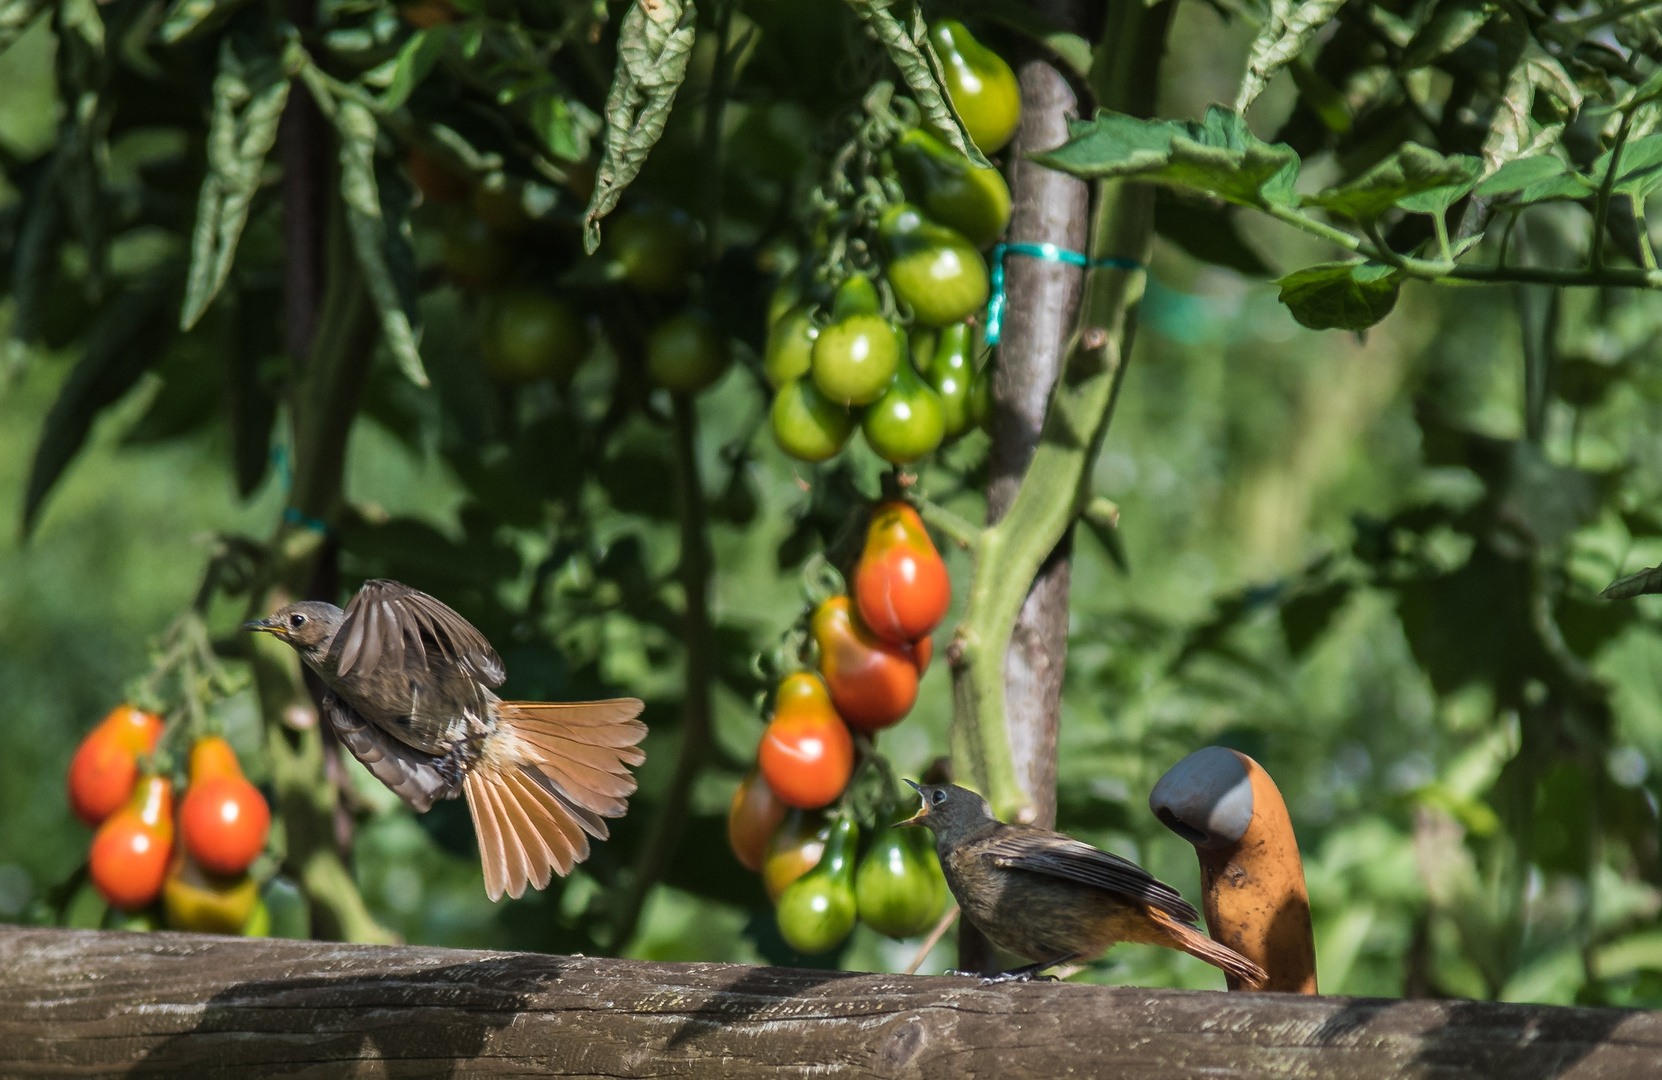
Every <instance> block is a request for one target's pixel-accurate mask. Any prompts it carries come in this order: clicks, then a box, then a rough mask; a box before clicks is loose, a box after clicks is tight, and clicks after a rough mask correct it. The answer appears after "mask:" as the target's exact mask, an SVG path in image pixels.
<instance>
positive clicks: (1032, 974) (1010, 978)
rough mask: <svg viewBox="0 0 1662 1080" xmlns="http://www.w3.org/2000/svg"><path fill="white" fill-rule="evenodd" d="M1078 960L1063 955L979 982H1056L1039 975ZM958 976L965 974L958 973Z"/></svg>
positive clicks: (1047, 976)
mask: <svg viewBox="0 0 1662 1080" xmlns="http://www.w3.org/2000/svg"><path fill="white" fill-rule="evenodd" d="M1078 958H1079V954H1078V953H1076V952H1070V953H1063V954H1062V955H1061V956H1058V957H1057V958H1056V959H1054V960H1045V961H1043V962H1042V963H1038V964H1028V965H1027V966H1026V967H1019V968H1012V969H1011V970H1009V971H1001V972H999V973H998V974H997V975H988V976H985V977H983V978H982V980H981V981H982V982H983V983H1006V982H1057V981H1058V980H1057V978H1056V976H1054V975H1041V974H1039V973H1040V972H1041V971H1045V970H1047V969H1049V968H1053V967H1056V966H1057V965H1059V964H1065V963H1067V962H1068V961H1069V960H1077V959H1078ZM959 974H967V972H959Z"/></svg>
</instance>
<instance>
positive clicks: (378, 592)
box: [334, 580, 507, 686]
mask: <svg viewBox="0 0 1662 1080" xmlns="http://www.w3.org/2000/svg"><path fill="white" fill-rule="evenodd" d="M335 641H336V643H337V644H336V645H335V646H334V648H335V650H336V651H337V652H338V654H339V664H338V665H337V667H336V671H337V673H338V674H339V675H341V676H345V675H348V674H350V673H351V672H352V671H354V670H355V669H362V670H363V671H365V672H369V671H374V670H375V669H376V668H378V667H380V666H381V665H383V664H385V665H388V666H390V667H392V668H395V669H403V668H404V666H405V665H406V663H407V662H408V658H409V654H414V657H415V658H416V660H417V662H418V664H419V665H420V666H421V667H423V668H428V669H431V667H432V662H433V658H432V657H431V656H429V655H428V652H427V647H428V645H429V644H431V645H432V646H433V647H434V648H435V649H436V650H437V651H438V654H439V656H440V657H441V658H442V659H444V660H445V661H448V662H449V663H450V664H453V665H455V666H456V667H458V668H461V669H463V670H465V671H467V672H468V673H469V674H471V675H472V676H473V677H475V678H477V679H478V680H479V681H480V682H482V683H484V684H485V685H486V686H501V685H502V680H503V679H504V678H506V677H507V673H506V671H505V670H504V669H503V667H502V658H501V657H499V656H498V655H497V654H496V650H495V649H493V648H491V644H490V642H488V641H486V640H485V636H484V635H483V634H481V633H480V632H479V631H478V630H477V629H475V628H474V626H473V624H472V623H470V622H468V621H467V620H466V619H464V618H462V616H461V615H460V614H458V613H457V612H456V611H455V609H453V608H451V607H450V606H449V605H447V604H445V603H443V602H441V601H439V600H437V599H434V598H433V597H431V596H428V595H427V594H426V593H424V592H420V591H419V590H416V589H412V588H410V587H409V586H408V585H403V584H400V583H399V582H396V581H386V580H375V581H366V582H364V587H363V588H362V589H359V590H358V595H356V596H354V597H353V598H352V600H351V602H350V603H348V604H347V605H346V614H345V616H344V617H343V618H342V620H341V625H340V629H339V630H338V631H337V632H336V634H335Z"/></svg>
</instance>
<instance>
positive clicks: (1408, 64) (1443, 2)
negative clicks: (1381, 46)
mask: <svg viewBox="0 0 1662 1080" xmlns="http://www.w3.org/2000/svg"><path fill="white" fill-rule="evenodd" d="M1497 10H1499V8H1498V6H1497V5H1496V4H1494V3H1492V2H1491V0H1440V2H1439V3H1438V4H1437V8H1436V10H1435V11H1433V12H1432V13H1431V18H1429V19H1427V20H1426V21H1425V23H1424V24H1423V25H1421V26H1420V28H1419V29H1418V30H1416V31H1414V36H1413V38H1412V39H1410V40H1409V42H1408V45H1407V47H1406V48H1404V49H1403V50H1402V65H1401V67H1402V70H1403V71H1413V70H1414V69H1415V68H1422V67H1425V66H1426V65H1427V64H1429V63H1431V62H1432V61H1433V60H1435V59H1437V58H1438V57H1439V56H1446V55H1448V54H1449V53H1451V52H1453V51H1454V50H1455V49H1458V48H1459V47H1460V46H1462V45H1464V44H1465V43H1466V42H1468V41H1470V40H1471V39H1472V38H1474V37H1476V36H1477V32H1478V31H1479V30H1481V29H1483V24H1484V23H1487V22H1488V21H1489V19H1490V17H1491V16H1493V15H1494V13H1495V12H1496V11H1497Z"/></svg>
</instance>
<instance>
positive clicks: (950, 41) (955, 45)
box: [929, 19, 1021, 154]
mask: <svg viewBox="0 0 1662 1080" xmlns="http://www.w3.org/2000/svg"><path fill="white" fill-rule="evenodd" d="M929 41H930V44H932V45H934V46H935V55H936V56H939V57H940V59H941V69H942V70H941V74H942V75H943V76H944V78H943V79H942V80H941V81H942V82H943V83H945V85H946V92H947V95H948V96H949V97H951V98H952V108H953V111H954V112H956V113H957V114H958V118H959V119H960V120H962V121H963V122H964V130H965V131H967V132H968V133H969V137H970V138H971V139H972V140H973V141H974V142H975V145H976V146H978V147H980V148H981V152H982V153H984V154H990V153H992V152H993V151H995V150H997V149H999V148H1000V147H1002V146H1003V145H1004V144H1005V143H1007V142H1009V141H1010V139H1011V137H1013V136H1014V135H1015V133H1016V127H1017V126H1018V125H1019V124H1020V123H1021V87H1020V86H1019V85H1018V84H1017V83H1016V73H1015V72H1014V71H1011V70H1010V65H1009V64H1006V63H1005V62H1004V60H1003V58H1002V57H1000V56H999V55H998V54H997V53H995V52H993V51H992V50H991V49H989V48H987V47H986V46H985V45H982V44H981V43H980V42H979V41H976V40H975V38H974V37H972V36H970V32H969V30H967V29H965V27H964V24H963V23H961V22H959V21H958V20H956V19H943V20H941V21H940V22H938V23H936V24H935V25H934V26H933V27H932V28H931V29H930V31H929Z"/></svg>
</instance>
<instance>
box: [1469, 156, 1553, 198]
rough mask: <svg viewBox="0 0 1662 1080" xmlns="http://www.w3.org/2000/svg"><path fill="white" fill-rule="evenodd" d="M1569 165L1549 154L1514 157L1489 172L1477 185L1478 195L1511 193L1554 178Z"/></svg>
mask: <svg viewBox="0 0 1662 1080" xmlns="http://www.w3.org/2000/svg"><path fill="white" fill-rule="evenodd" d="M1569 169H1570V167H1569V166H1568V165H1567V164H1565V163H1564V162H1563V161H1561V160H1560V159H1558V158H1556V157H1554V156H1552V155H1551V154H1537V155H1535V156H1534V157H1525V158H1516V159H1514V160H1512V161H1508V162H1507V163H1506V164H1504V165H1502V166H1501V167H1500V168H1498V169H1496V170H1495V171H1494V172H1493V173H1491V174H1490V175H1489V177H1488V179H1486V180H1484V181H1483V182H1482V183H1480V184H1478V185H1477V193H1478V194H1479V195H1511V194H1514V193H1516V192H1519V191H1523V190H1524V189H1526V188H1529V187H1531V186H1533V185H1535V184H1539V183H1542V182H1544V181H1547V180H1552V179H1555V178H1557V177H1559V176H1562V175H1564V174H1565V173H1566V172H1569Z"/></svg>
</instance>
